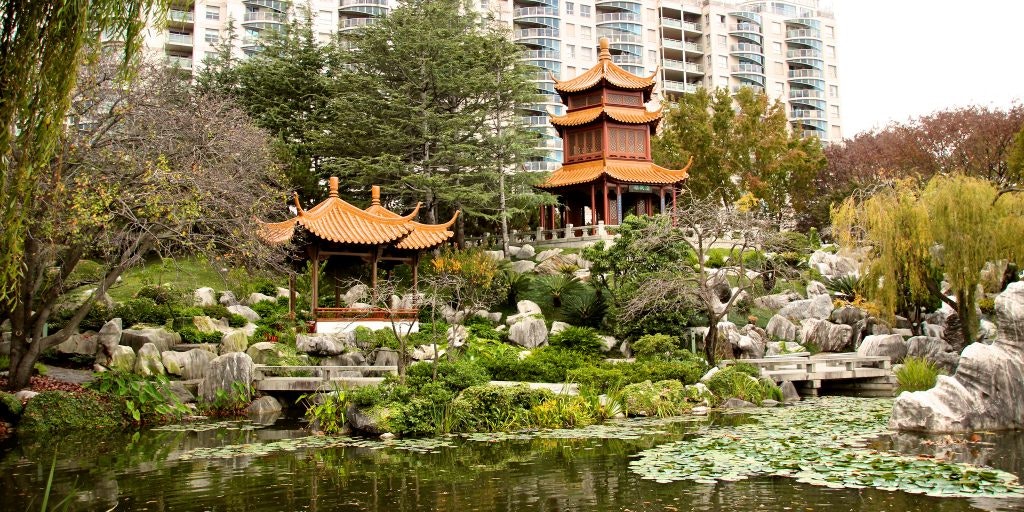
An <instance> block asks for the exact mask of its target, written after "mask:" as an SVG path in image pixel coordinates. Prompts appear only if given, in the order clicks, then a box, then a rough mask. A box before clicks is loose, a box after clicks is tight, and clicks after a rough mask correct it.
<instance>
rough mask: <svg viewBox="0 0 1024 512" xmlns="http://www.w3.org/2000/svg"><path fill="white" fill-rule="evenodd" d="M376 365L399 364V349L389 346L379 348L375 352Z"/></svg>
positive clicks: (374, 362) (374, 363) (374, 361)
mask: <svg viewBox="0 0 1024 512" xmlns="http://www.w3.org/2000/svg"><path fill="white" fill-rule="evenodd" d="M373 365H374V366H398V351H397V350H392V349H389V348H379V349H377V350H376V351H374V354H373Z"/></svg>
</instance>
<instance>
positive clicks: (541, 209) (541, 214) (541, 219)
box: [539, 205, 547, 229]
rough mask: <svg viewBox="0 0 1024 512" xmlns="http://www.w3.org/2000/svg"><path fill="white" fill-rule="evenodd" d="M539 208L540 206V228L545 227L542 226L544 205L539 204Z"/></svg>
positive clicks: (543, 222)
mask: <svg viewBox="0 0 1024 512" xmlns="http://www.w3.org/2000/svg"><path fill="white" fill-rule="evenodd" d="M539 208H540V228H541V229H547V228H546V227H545V226H544V224H545V222H546V221H545V219H544V208H545V206H544V205H540V206H539Z"/></svg>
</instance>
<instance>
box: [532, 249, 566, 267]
mask: <svg viewBox="0 0 1024 512" xmlns="http://www.w3.org/2000/svg"><path fill="white" fill-rule="evenodd" d="M560 254H562V250H561V249H558V248H555V249H548V250H546V251H541V252H539V253H537V257H536V258H534V259H536V260H537V263H541V262H543V261H545V260H547V259H550V258H553V257H555V256H558V255H560Z"/></svg>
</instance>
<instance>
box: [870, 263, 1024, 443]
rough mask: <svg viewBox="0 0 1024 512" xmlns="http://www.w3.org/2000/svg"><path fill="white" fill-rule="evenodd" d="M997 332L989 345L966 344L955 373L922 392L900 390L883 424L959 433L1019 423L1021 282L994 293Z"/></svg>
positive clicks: (1023, 369) (1022, 405) (1023, 388)
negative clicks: (890, 415)
mask: <svg viewBox="0 0 1024 512" xmlns="http://www.w3.org/2000/svg"><path fill="white" fill-rule="evenodd" d="M996 324H997V325H998V328H999V331H998V334H997V336H996V339H995V341H993V342H992V344H991V345H989V344H985V343H972V344H970V345H968V346H967V348H965V349H964V351H963V353H962V354H961V355H960V361H959V364H958V366H957V370H956V374H955V375H954V376H952V377H947V376H944V375H940V376H939V378H938V382H937V383H936V384H935V387H933V388H932V389H930V390H928V391H917V392H913V393H910V392H906V393H902V394H901V395H900V396H899V397H898V398H897V399H896V403H895V405H894V407H893V414H892V418H891V419H890V421H889V426H890V427H891V428H894V429H897V430H918V431H929V432H963V431H972V430H1009V429H1020V428H1024V379H1022V378H1021V375H1024V282H1016V283H1011V284H1010V285H1009V286H1008V287H1007V288H1006V290H1005V291H1004V292H1003V293H1001V294H999V296H998V297H996Z"/></svg>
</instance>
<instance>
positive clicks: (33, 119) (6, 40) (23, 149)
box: [0, 0, 166, 302]
mask: <svg viewBox="0 0 1024 512" xmlns="http://www.w3.org/2000/svg"><path fill="white" fill-rule="evenodd" d="M165 3H166V0H128V1H126V0H48V1H39V0H0V55H3V59H2V60H0V123H2V127H0V301H4V302H7V301H14V300H17V297H15V294H14V293H13V291H14V287H15V282H16V281H17V278H18V275H19V274H20V272H21V270H22V257H23V255H24V246H25V244H24V242H25V221H26V218H25V217H26V211H27V209H26V208H25V205H26V204H28V202H29V201H31V200H32V197H33V188H34V183H36V182H35V180H34V175H35V174H36V173H37V172H41V170H42V169H46V168H47V167H48V165H49V162H50V159H51V158H52V157H53V155H54V152H55V148H56V144H57V141H58V139H59V137H60V134H61V130H62V128H63V126H64V117H65V115H66V114H67V111H68V107H69V106H70V98H71V92H72V90H73V89H74V86H75V77H76V73H77V70H78V63H79V60H80V59H81V55H82V49H83V48H84V47H85V46H86V45H87V44H89V43H90V42H98V41H99V40H100V37H101V36H103V37H106V38H108V39H115V40H117V41H119V42H121V43H122V44H123V45H124V55H125V60H126V61H127V60H128V58H129V57H131V56H133V55H135V54H136V53H137V51H138V49H139V46H140V43H141V40H142V31H143V28H145V24H146V21H147V19H149V17H150V15H151V14H155V13H156V12H157V11H158V10H161V8H162V7H163V4H165Z"/></svg>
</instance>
